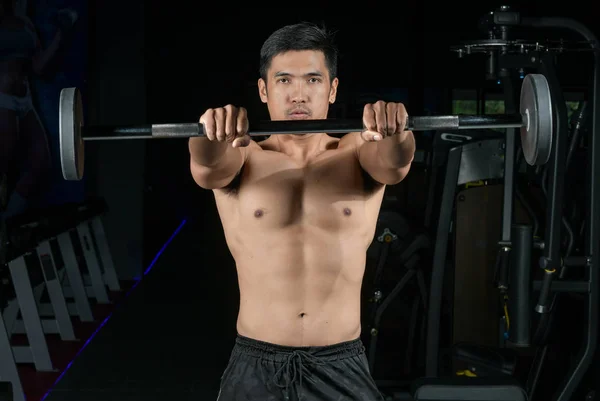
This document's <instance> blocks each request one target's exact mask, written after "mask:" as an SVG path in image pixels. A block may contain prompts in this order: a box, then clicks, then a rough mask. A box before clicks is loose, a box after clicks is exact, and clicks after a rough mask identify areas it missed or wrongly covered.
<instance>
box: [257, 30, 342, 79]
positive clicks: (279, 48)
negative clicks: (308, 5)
mask: <svg viewBox="0 0 600 401" xmlns="http://www.w3.org/2000/svg"><path fill="white" fill-rule="evenodd" d="M334 36H335V33H334V32H333V31H331V30H328V29H327V28H325V26H318V25H316V24H313V23H310V22H301V23H298V24H293V25H286V26H284V27H283V28H279V29H278V30H276V31H275V32H273V33H272V34H271V36H269V37H268V38H267V40H265V42H264V43H263V45H262V48H261V49H260V70H259V72H260V76H261V78H262V79H264V80H265V81H266V79H267V71H268V70H269V67H270V66H271V61H272V60H273V57H275V56H277V55H279V54H281V53H285V52H287V51H294V50H296V51H299V50H316V51H322V52H323V54H324V56H325V64H326V65H327V70H328V71H329V78H330V79H331V80H333V79H334V78H335V77H337V63H338V49H337V46H336V44H335V41H334Z"/></svg>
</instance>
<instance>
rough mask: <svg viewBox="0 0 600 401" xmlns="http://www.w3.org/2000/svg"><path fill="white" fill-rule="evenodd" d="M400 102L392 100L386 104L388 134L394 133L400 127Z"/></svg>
mask: <svg viewBox="0 0 600 401" xmlns="http://www.w3.org/2000/svg"><path fill="white" fill-rule="evenodd" d="M399 109H400V106H399V105H398V103H393V102H390V103H388V104H387V105H386V106H385V114H386V121H387V135H394V134H395V133H396V129H397V128H398V110H399Z"/></svg>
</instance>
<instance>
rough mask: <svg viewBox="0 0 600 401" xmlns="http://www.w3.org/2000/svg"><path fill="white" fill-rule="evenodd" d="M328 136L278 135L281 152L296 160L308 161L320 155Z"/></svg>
mask: <svg viewBox="0 0 600 401" xmlns="http://www.w3.org/2000/svg"><path fill="white" fill-rule="evenodd" d="M326 136H327V134H303V135H294V134H286V135H276V136H275V138H276V140H277V143H278V144H279V150H280V152H282V153H285V154H287V155H289V156H291V157H294V158H300V159H303V160H304V159H307V158H309V157H311V156H314V155H316V154H318V153H320V152H321V151H322V150H323V149H321V148H322V144H323V139H325V137H326Z"/></svg>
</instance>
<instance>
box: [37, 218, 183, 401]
mask: <svg viewBox="0 0 600 401" xmlns="http://www.w3.org/2000/svg"><path fill="white" fill-rule="evenodd" d="M186 222H187V220H183V221H182V222H181V224H180V225H179V227H177V229H176V230H175V232H173V234H172V235H171V237H169V239H168V240H167V242H165V244H164V245H163V246H162V247H161V248H160V250H159V251H158V252H157V253H156V256H155V257H154V259H152V262H151V263H150V266H148V268H147V269H146V271H145V272H144V276H145V275H146V274H148V273H149V272H150V270H151V269H152V268H153V267H154V265H155V264H156V261H157V260H158V258H159V257H160V255H161V254H162V253H163V252H164V251H165V249H167V246H168V245H169V244H170V243H171V241H173V239H174V238H175V236H177V234H179V232H180V231H181V229H182V228H183V226H184V225H185V223H186ZM141 281H142V280H141V279H139V278H138V279H136V281H135V283H134V284H133V286H132V287H131V288H130V289H129V291H127V293H126V294H125V297H124V298H123V300H121V302H120V303H119V305H117V307H116V308H118V307H119V306H121V303H122V302H123V301H124V300H125V299H127V297H129V295H131V293H132V292H133V289H134V288H136V287H137V286H138V284H139V283H140V282H141ZM116 308H115V309H116ZM112 315H113V312H111V313H110V314H109V315H108V316H107V317H106V319H104V320H103V321H102V323H101V324H100V326H98V328H97V329H96V330H95V331H94V332H93V333H92V335H91V336H90V338H88V339H87V341H86V342H85V343H84V344H83V346H82V347H81V349H80V350H79V351H77V354H76V355H75V357H73V359H72V360H71V362H69V364H68V365H67V366H66V367H65V369H64V370H63V371H62V373H61V374H60V376H58V378H57V379H56V380H55V381H54V384H52V386H51V387H50V389H48V391H47V392H46V394H44V396H43V397H42V399H41V400H40V401H44V400H45V399H46V398H48V396H49V395H50V393H51V392H52V390H54V387H56V385H57V384H58V382H59V381H60V380H61V379H62V378H63V377H64V375H65V374H66V373H67V371H68V370H69V369H70V368H71V365H73V362H75V359H77V357H78V356H79V355H80V354H81V353H82V352H83V350H84V349H85V347H87V346H88V344H89V343H90V342H91V341H92V339H93V338H94V337H95V336H96V334H98V332H99V331H100V329H101V328H102V327H104V325H105V324H106V322H108V320H109V319H110V318H111V316H112Z"/></svg>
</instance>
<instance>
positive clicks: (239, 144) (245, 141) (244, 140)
mask: <svg viewBox="0 0 600 401" xmlns="http://www.w3.org/2000/svg"><path fill="white" fill-rule="evenodd" d="M250 141H251V138H250V135H244V136H242V137H239V138H235V139H234V140H233V143H232V144H231V146H233V147H234V148H243V147H246V146H248V145H250Z"/></svg>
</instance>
